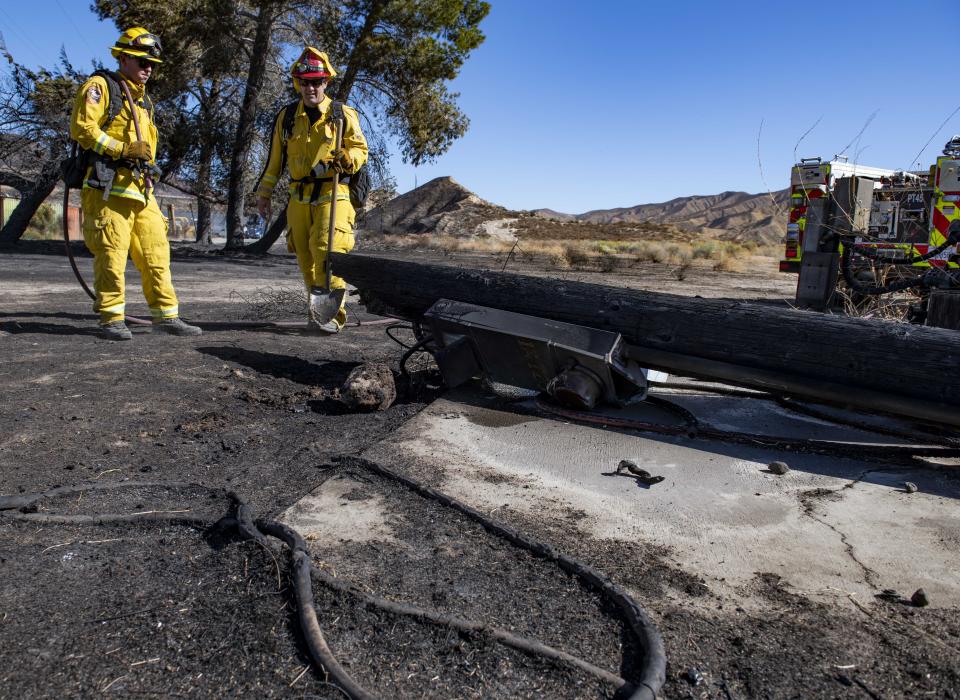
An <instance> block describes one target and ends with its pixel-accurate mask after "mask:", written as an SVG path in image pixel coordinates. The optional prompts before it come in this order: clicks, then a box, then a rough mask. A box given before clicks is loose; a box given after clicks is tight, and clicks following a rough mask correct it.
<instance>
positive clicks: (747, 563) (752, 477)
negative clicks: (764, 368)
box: [336, 392, 960, 606]
mask: <svg viewBox="0 0 960 700" xmlns="http://www.w3.org/2000/svg"><path fill="white" fill-rule="evenodd" d="M670 398H671V400H675V401H676V402H677V403H679V404H682V405H683V406H684V407H686V408H688V409H689V410H691V411H693V412H694V413H695V414H696V415H698V416H699V417H701V418H705V417H708V418H709V421H708V422H709V423H710V424H711V425H713V426H715V427H722V428H725V429H728V430H739V431H752V432H758V433H763V434H768V435H782V436H789V435H795V436H806V437H816V438H819V439H843V440H846V441H851V442H864V443H888V442H890V441H891V438H888V437H884V436H878V435H875V434H871V433H867V432H864V431H856V430H854V429H852V428H848V427H844V426H839V425H837V424H835V423H830V422H827V421H821V420H818V419H814V418H809V417H807V416H802V415H798V414H794V413H792V412H790V411H787V410H786V409H782V408H780V407H777V406H776V405H774V404H772V403H770V402H766V401H760V400H757V399H744V398H731V397H717V396H715V395H697V394H689V393H684V394H682V395H680V394H677V395H673V396H671V397H670ZM479 403H480V402H479V401H478V397H477V396H475V395H471V394H470V393H469V392H461V393H458V394H454V395H451V397H450V398H448V399H441V400H438V401H436V402H434V403H433V404H432V405H431V406H430V407H428V408H427V409H426V410H424V411H423V412H422V413H420V414H419V415H418V416H417V417H416V418H414V419H412V420H411V421H409V422H408V423H406V424H405V425H404V426H403V427H402V428H401V429H400V430H399V431H398V432H396V433H394V434H393V435H392V436H391V437H390V438H389V439H388V440H386V441H384V442H382V443H380V444H378V445H377V446H375V447H374V448H372V449H370V450H368V451H367V452H366V453H365V454H364V456H365V457H367V458H369V459H372V460H375V461H378V462H381V463H383V464H385V465H387V466H390V465H397V464H416V465H418V471H419V473H421V474H423V473H424V470H428V471H429V472H430V473H432V474H435V475H436V478H437V479H438V480H439V488H440V489H441V490H443V491H445V492H446V493H449V494H450V495H452V496H454V497H456V498H459V499H461V500H463V501H466V502H467V503H469V504H470V505H472V506H474V507H477V508H480V509H483V510H487V511H491V512H493V514H494V515H497V512H496V511H497V510H498V509H500V508H502V507H503V506H509V507H510V508H511V509H514V510H516V511H520V512H522V513H526V514H528V515H529V516H533V517H536V518H539V519H549V520H551V521H553V522H555V523H557V524H560V523H567V524H569V522H570V520H569V518H570V515H571V514H572V513H575V514H577V515H578V518H577V527H578V528H581V529H582V530H585V531H586V533H587V534H588V536H592V537H595V538H599V539H605V538H613V539H622V540H640V541H643V542H646V543H651V544H655V545H662V546H665V547H667V548H669V550H670V551H671V552H672V557H673V559H674V561H675V563H676V564H677V565H678V566H679V567H681V568H682V569H683V570H685V571H687V572H689V573H694V574H697V575H700V576H702V577H704V578H705V579H706V581H707V585H708V586H709V587H710V589H711V590H712V591H713V592H714V593H717V594H719V595H731V596H735V597H736V598H737V600H738V604H740V605H748V604H750V601H748V600H744V599H743V597H742V596H743V595H744V593H743V591H744V590H745V589H746V587H747V584H748V583H749V582H750V580H751V579H752V578H753V577H754V575H755V573H757V572H772V573H775V574H778V575H780V576H781V577H782V578H783V579H784V580H785V581H786V582H787V583H788V584H789V585H790V586H792V587H793V588H794V589H795V590H796V591H797V592H801V593H804V594H806V595H809V596H811V597H815V598H819V597H822V598H835V597H836V596H838V595H847V594H855V595H857V596H858V599H860V600H868V599H870V597H871V596H872V595H873V594H875V593H877V592H879V591H881V590H882V589H886V588H893V589H896V590H897V591H899V592H900V593H905V594H906V595H907V596H909V595H910V593H912V592H913V591H914V590H915V589H916V588H918V587H923V588H925V589H926V591H927V593H928V594H929V595H930V598H931V601H932V604H934V605H943V606H946V605H957V604H960V577H958V574H957V566H956V562H957V561H958V560H960V558H958V554H960V510H958V508H957V505H958V498H960V469H958V471H957V473H951V472H950V468H947V469H945V470H942V471H937V470H935V469H930V468H923V467H922V465H921V467H919V468H918V467H916V466H914V465H915V463H913V462H910V461H909V460H908V458H905V463H904V464H903V465H898V464H891V463H889V462H884V463H874V462H871V461H870V460H868V459H849V458H838V457H832V456H824V455H812V454H798V453H793V454H787V453H783V452H779V451H776V450H771V449H764V448H758V447H753V446H744V445H737V444H731V443H725V442H717V441H705V440H691V439H687V438H672V437H661V436H657V435H652V434H640V433H636V432H627V431H617V430H611V429H604V428H602V427H599V426H587V425H579V424H572V423H568V422H564V421H562V420H557V419H553V418H550V417H541V416H537V415H524V414H519V413H511V412H507V411H502V410H493V409H490V408H485V407H483V406H481V405H479ZM621 459H631V460H633V461H635V462H636V463H637V464H638V465H639V466H640V467H642V468H643V469H646V470H647V471H649V472H650V473H651V474H657V475H663V476H664V477H665V480H664V481H663V482H661V483H659V484H655V485H653V486H650V487H645V486H642V485H640V484H638V483H637V481H636V480H634V479H632V478H628V477H625V476H618V475H615V474H614V473H613V472H614V471H615V469H616V466H617V464H618V462H619V461H620V460H621ZM773 460H783V461H785V462H787V463H788V464H789V465H790V467H791V471H790V472H789V473H788V474H786V475H784V476H775V475H773V474H771V473H769V471H768V470H767V469H766V467H767V464H768V463H769V462H771V461H773ZM905 480H910V481H914V482H916V483H917V484H918V485H919V486H920V491H919V492H918V493H915V494H909V495H908V494H906V493H905V492H904V491H903V489H902V484H903V482H904V481H905ZM584 516H585V517H584ZM507 519H508V518H507ZM336 531H337V532H341V533H342V532H343V531H344V527H342V526H340V525H339V524H338V526H337V528H336ZM340 536H342V535H340ZM753 604H756V605H763V604H764V603H762V601H760V600H755V601H753Z"/></svg>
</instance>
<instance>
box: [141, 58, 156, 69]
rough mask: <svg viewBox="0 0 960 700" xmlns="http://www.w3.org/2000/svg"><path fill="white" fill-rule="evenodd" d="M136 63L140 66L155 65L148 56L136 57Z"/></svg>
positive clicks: (151, 66) (150, 66) (149, 66)
mask: <svg viewBox="0 0 960 700" xmlns="http://www.w3.org/2000/svg"><path fill="white" fill-rule="evenodd" d="M137 63H138V64H139V65H140V67H141V68H153V67H154V65H155V64H154V62H153V61H151V60H150V59H149V58H138V59H137Z"/></svg>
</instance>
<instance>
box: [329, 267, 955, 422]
mask: <svg viewBox="0 0 960 700" xmlns="http://www.w3.org/2000/svg"><path fill="white" fill-rule="evenodd" d="M332 260H333V268H334V272H335V274H337V275H339V276H342V277H344V278H346V279H347V280H349V281H350V283H351V284H353V285H355V286H356V287H358V288H359V289H360V292H361V298H362V299H363V301H364V303H366V304H367V305H368V306H370V307H371V310H373V311H375V312H381V311H384V310H388V311H389V312H390V313H391V314H392V315H396V316H399V317H401V318H407V319H419V318H420V317H422V316H423V313H424V312H425V311H426V310H427V309H428V308H430V306H432V305H433V304H434V302H436V301H437V300H439V299H452V300H457V301H462V302H467V303H470V304H478V305H481V306H488V307H492V308H496V309H505V310H508V311H514V312H517V313H522V314H528V315H531V316H538V317H541V318H548V319H555V320H558V321H565V322H567V323H576V324H579V325H583V326H588V327H591V328H599V329H602V330H608V331H616V332H618V333H620V334H621V335H622V336H623V339H624V341H625V342H626V343H627V344H628V345H629V346H630V352H631V356H632V357H633V358H634V359H636V360H637V361H638V362H640V363H641V364H643V365H644V366H647V367H652V368H654V369H661V370H665V371H668V372H674V373H679V374H683V375H685V376H695V377H702V378H708V379H716V380H721V381H725V382H729V383H733V384H738V385H742V386H749V387H754V388H760V389H764V390H772V391H778V392H782V393H785V394H791V395H796V396H805V397H808V398H814V399H819V400H825V401H830V402H833V403H839V404H844V405H849V406H858V407H861V408H866V409H869V410H874V411H882V412H886V413H893V414H898V415H905V416H910V417H915V418H921V419H923V420H930V421H936V422H939V423H944V424H948V425H954V426H960V373H958V372H957V371H956V369H957V367H960V332H956V331H952V330H947V329H942V328H926V327H922V326H911V325H907V324H901V323H890V322H884V321H878V320H872V319H860V318H848V317H844V316H835V315H829V314H821V313H814V312H808V311H799V310H796V309H790V308H776V307H771V306H766V305H762V304H756V303H750V302H741V301H729V300H717V299H700V298H691V297H682V296H676V295H671V294H660V293H655V292H647V291H640V290H633V289H623V288H619V287H610V286H606V285H598V284H588V283H585V282H571V281H567V280H558V279H551V278H541V277H530V276H526V275H517V274H511V273H497V272H485V271H478V270H467V269H462V268H456V267H447V266H441V265H426V264H420V263H412V262H404V261H397V260H389V259H385V258H378V257H373V256H366V255H357V254H352V255H345V254H334V255H333V257H332Z"/></svg>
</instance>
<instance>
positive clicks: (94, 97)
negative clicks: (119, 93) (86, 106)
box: [87, 84, 103, 105]
mask: <svg viewBox="0 0 960 700" xmlns="http://www.w3.org/2000/svg"><path fill="white" fill-rule="evenodd" d="M102 99H103V93H102V92H100V86H99V85H96V84H94V85H91V86H90V87H88V88H87V102H89V103H90V104H92V105H96V104H100V100H102Z"/></svg>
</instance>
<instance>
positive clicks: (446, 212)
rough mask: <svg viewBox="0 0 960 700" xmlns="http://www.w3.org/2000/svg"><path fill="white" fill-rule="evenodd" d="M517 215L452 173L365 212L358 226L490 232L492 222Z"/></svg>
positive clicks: (391, 230) (465, 233) (459, 233)
mask: <svg viewBox="0 0 960 700" xmlns="http://www.w3.org/2000/svg"><path fill="white" fill-rule="evenodd" d="M514 217H516V213H515V212H511V211H509V210H507V209H504V208H503V207H498V206H496V205H495V204H491V203H490V202H486V201H484V200H482V199H480V198H479V197H478V196H477V195H475V194H474V193H473V192H471V191H470V190H468V189H467V188H466V187H464V186H463V185H461V184H460V183H458V182H457V181H456V180H454V179H453V178H452V177H438V178H436V179H433V180H430V182H427V183H424V184H422V185H420V187H417V188H416V189H414V190H410V191H409V192H407V193H405V194H401V195H399V196H397V197H394V198H393V199H391V200H390V201H388V202H386V203H384V204H381V205H380V206H378V207H375V208H374V209H371V210H370V211H368V212H366V213H365V214H364V216H363V218H362V219H361V221H360V226H361V227H362V228H363V229H365V230H368V231H377V232H380V233H386V234H391V233H428V232H429V233H435V234H438V235H445V236H470V235H475V234H479V233H489V232H490V231H489V229H490V228H492V226H491V222H499V221H502V220H503V219H511V218H514Z"/></svg>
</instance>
